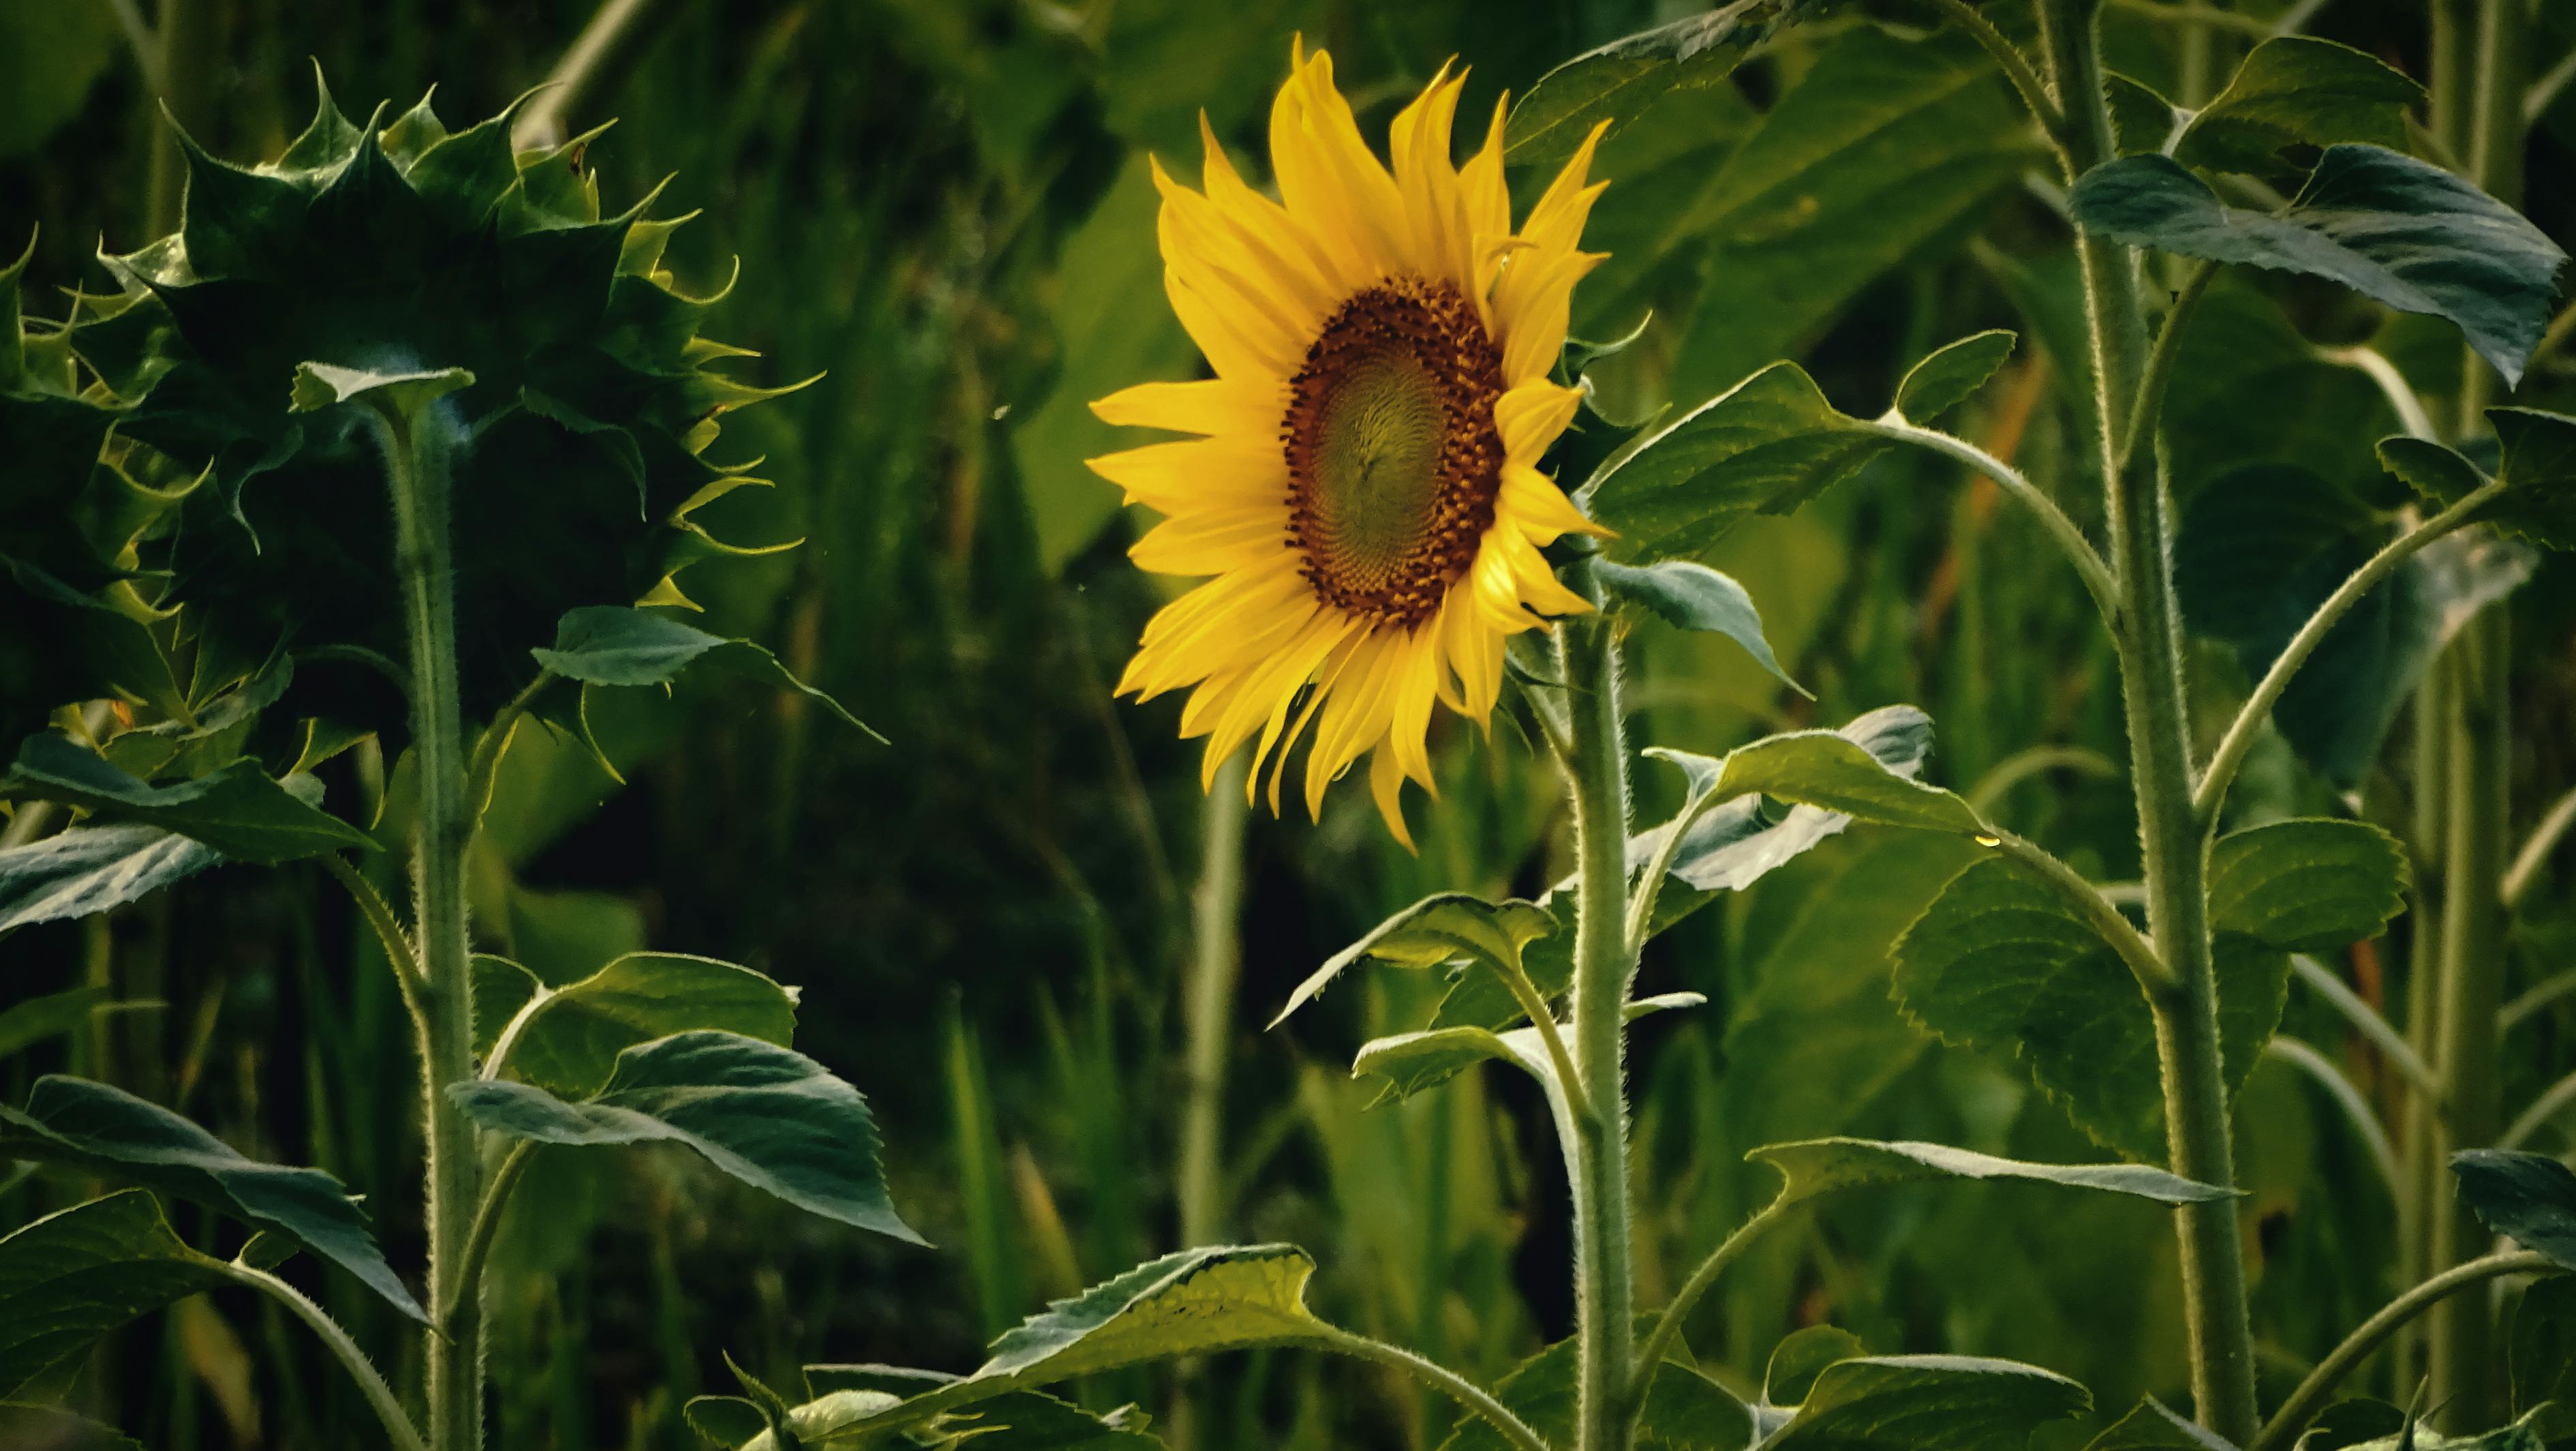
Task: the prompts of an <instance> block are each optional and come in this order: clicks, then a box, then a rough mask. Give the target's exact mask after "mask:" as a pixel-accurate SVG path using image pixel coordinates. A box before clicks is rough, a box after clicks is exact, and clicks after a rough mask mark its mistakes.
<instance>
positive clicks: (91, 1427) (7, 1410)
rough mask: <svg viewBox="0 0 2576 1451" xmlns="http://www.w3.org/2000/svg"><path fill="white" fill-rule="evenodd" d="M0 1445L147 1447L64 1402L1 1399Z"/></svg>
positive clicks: (101, 1450) (100, 1450)
mask: <svg viewBox="0 0 2576 1451" xmlns="http://www.w3.org/2000/svg"><path fill="white" fill-rule="evenodd" d="M0 1446H32V1447H42V1448H44V1451H145V1448H144V1445H143V1443H142V1442H140V1441H137V1440H134V1439H133V1438H131V1437H127V1436H120V1435H118V1434H117V1433H116V1431H115V1429H114V1428H112V1427H109V1426H103V1425H100V1424H99V1423H98V1422H96V1421H93V1420H90V1419H88V1418H87V1417H84V1416H79V1415H75V1414H73V1413H72V1412H70V1411H66V1410H64V1409H62V1408H61V1407H60V1406H32V1405H27V1404H24V1403H21V1402H13V1401H0Z"/></svg>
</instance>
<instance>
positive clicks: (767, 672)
mask: <svg viewBox="0 0 2576 1451" xmlns="http://www.w3.org/2000/svg"><path fill="white" fill-rule="evenodd" d="M531 653H533V654H534V655H535V656H536V657H537V663H538V664H540V665H543V666H545V667H546V668H547V669H548V670H551V671H553V672H554V673H555V674H557V675H562V676H566V677H569V678H571V679H574V680H578V681H581V682H582V683H583V684H585V685H667V684H669V683H670V682H672V681H674V680H677V679H678V678H679V677H680V674H681V672H682V671H684V670H687V669H688V668H689V667H690V666H691V665H694V664H696V663H698V662H699V661H700V660H704V661H705V662H706V663H708V664H709V665H713V666H715V667H716V668H718V669H720V670H725V671H728V672H730V673H732V674H735V675H740V676H744V677H746V678H748V679H751V680H755V681H758V682H760V683H761V684H763V685H769V686H774V687H776V688H777V689H780V690H792V691H795V692H797V693H798V694H800V695H804V696H807V697H809V698H811V699H814V700H819V701H821V702H822V703H823V706H824V708H825V709H827V710H829V711H831V712H832V714H834V715H836V716H839V717H840V718H841V719H842V720H844V721H846V722H848V723H849V724H851V725H853V726H857V727H858V728H859V729H860V730H863V731H867V732H868V734H869V735H872V736H876V732H875V731H873V730H869V728H868V727H867V725H866V724H865V723H863V722H862V721H860V720H859V718H858V717H856V716H854V715H852V714H850V713H849V712H848V711H847V710H844V709H842V707H841V703H840V702H839V701H837V700H834V699H833V698H832V697H830V696H828V695H826V694H824V693H823V692H822V691H819V690H816V689H815V688H814V687H812V686H810V685H807V684H806V683H805V682H804V681H802V680H799V679H797V678H796V675H795V673H794V672H793V671H791V670H789V669H788V668H787V667H786V666H784V665H782V664H780V663H778V657H777V656H775V655H773V654H771V653H769V651H767V650H765V649H763V648H761V647H760V646H758V645H755V644H753V643H752V642H751V641H749V640H728V639H726V638H724V637H723V636H721V635H710V634H708V633H707V632H706V631H704V630H701V629H699V628H698V627H697V626H695V625H691V624H688V623H686V622H684V621H680V620H675V619H672V618H671V617H670V616H668V615H657V614H654V613H653V612H651V611H650V610H641V609H629V608H626V607H623V606H618V605H585V606H583V607H582V608H580V609H577V610H573V611H570V612H568V613H567V614H565V616H564V617H563V620H562V621H561V623H559V624H558V625H557V626H556V627H555V643H554V648H553V649H550V650H536V651H533V652H531ZM876 738H877V739H878V740H879V741H883V740H884V739H885V737H883V736H877V737H876Z"/></svg>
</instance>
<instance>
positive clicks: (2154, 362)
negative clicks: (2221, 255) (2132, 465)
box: [2113, 261, 2218, 468]
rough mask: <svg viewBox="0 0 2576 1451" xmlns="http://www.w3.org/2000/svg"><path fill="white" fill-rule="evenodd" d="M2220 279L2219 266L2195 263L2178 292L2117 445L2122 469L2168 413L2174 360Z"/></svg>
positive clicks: (2117, 459) (2115, 455)
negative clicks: (2167, 397)
mask: <svg viewBox="0 0 2576 1451" xmlns="http://www.w3.org/2000/svg"><path fill="white" fill-rule="evenodd" d="M2217 275H2218V264H2217V263H2215V262H2208V261H2200V262H2194V263H2193V264H2192V265H2191V269H2190V270H2189V271H2188V272H2187V273H2185V274H2184V276H2183V280H2182V286H2181V287H2179V288H2176V289H2175V290H2174V300H2173V306H2172V307H2171V308H2170V309H2168V310H2167V311H2166V313H2165V320H2164V325H2163V326H2162V327H2159V328H2158V329H2156V345H2155V347H2154V348H2153V349H2152V350H2150V351H2149V352H2148V354H2147V367H2146V372H2145V373H2143V374H2141V375H2140V377H2139V379H2138V396H2137V398H2136V400H2135V401H2134V402H2132V403H2131V404H2130V407H2129V421H2128V424H2127V426H2126V427H2125V428H2123V429H2122V430H2121V433H2120V436H2119V438H2118V439H2117V440H2115V441H2114V444H2113V449H2114V452H2113V461H2114V462H2115V463H2117V464H2119V465H2120V466H2121V467H2122V468H2126V467H2128V464H2129V460H2130V458H2131V457H2132V456H2134V455H2135V454H2136V453H2137V451H2138V440H2139V439H2141V438H2144V437H2146V436H2147V431H2148V430H2149V429H2152V428H2154V427H2155V426H2156V420H2157V419H2158V418H2159V417H2161V416H2162V415H2163V413H2164V408H2165V389H2166V388H2167V387H2168V386H2169V385H2170V384H2171V383H2172V382H2173V370H2174V359H2175V358H2176V357H2178V356H2180V355H2181V353H2182V339H2183V332H2184V330H2185V329H2186V328H2187V327H2188V326H2189V325H2190V323H2191V315H2192V313H2193V312H2194V311H2196V310H2197V309H2198V308H2199V307H2200V299H2201V297H2202V296H2203V295H2204V294H2206V293H2207V292H2208V291H2209V284H2210V281H2211V279H2213V278H2215V277H2216V276H2217Z"/></svg>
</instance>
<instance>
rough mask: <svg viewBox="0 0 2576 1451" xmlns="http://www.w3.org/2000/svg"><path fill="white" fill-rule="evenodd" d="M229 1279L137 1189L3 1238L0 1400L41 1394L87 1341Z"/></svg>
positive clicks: (75, 1208) (0, 1243)
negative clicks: (190, 1245)
mask: <svg viewBox="0 0 2576 1451" xmlns="http://www.w3.org/2000/svg"><path fill="white" fill-rule="evenodd" d="M226 1282H227V1277H226V1275H225V1273H224V1268H223V1266H222V1264H221V1263H219V1262H218V1261H215V1260H213V1259H209V1258H208V1257H206V1256H204V1255H201V1254H199V1253H197V1252H196V1251H195V1250H192V1249H190V1248H188V1247H187V1246H186V1245H185V1244H183V1243H181V1242H180V1240H179V1236H178V1235H176V1234H174V1233H172V1232H171V1230H170V1221H168V1220H167V1219H164V1218H162V1216H161V1206H160V1204H159V1203H158V1202H157V1201H155V1200H154V1199H153V1197H152V1196H151V1195H149V1194H147V1193H145V1192H144V1191H142V1190H140V1189H125V1190H120V1191H118V1192H117V1193H114V1194H110V1195H108V1196H107V1197H106V1198H104V1199H93V1200H91V1201H89V1202H88V1203H86V1204H77V1205H74V1206H72V1207H71V1208H69V1209H66V1210H63V1211H61V1212H60V1213H57V1214H49V1215H47V1216H45V1217H44V1218H43V1219H39V1220H37V1221H36V1222H35V1223H33V1224H30V1225H28V1226H26V1227H25V1228H23V1229H20V1230H18V1231H16V1232H15V1233H13V1234H11V1235H9V1236H8V1237H7V1238H5V1239H0V1399H16V1398H18V1397H19V1396H21V1395H26V1394H29V1393H31V1392H32V1393H35V1394H40V1395H41V1394H43V1393H44V1392H45V1391H46V1390H48V1389H50V1388H51V1387H50V1385H49V1384H48V1383H49V1382H50V1381H52V1380H53V1379H54V1377H55V1376H56V1374H57V1373H58V1372H66V1371H68V1370H69V1368H70V1363H71V1362H72V1361H73V1360H74V1359H76V1358H77V1357H78V1356H80V1355H81V1354H82V1353H83V1352H84V1351H86V1350H88V1349H89V1347H90V1343H91V1342H92V1341H95V1340H97V1339H98V1337H100V1336H102V1335H104V1334H106V1333H107V1332H109V1331H111V1330H113V1329H115V1328H116V1327H118V1326H119V1325H122V1324H124V1323H126V1322H127V1321H129V1320H132V1319H134V1318H135V1317H136V1316H138V1315H145V1314H149V1313H151V1312H152V1311H154V1310H158V1309H160V1308H161V1307H163V1306H164V1305H167V1304H169V1303H171V1302H172V1301H174V1300H182V1299H185V1298H187V1297H188V1296H190V1295H194V1294H196V1293H198V1292H199V1291H202V1290H211V1289H213V1288H215V1287H216V1286H218V1285H221V1284H224V1283H226Z"/></svg>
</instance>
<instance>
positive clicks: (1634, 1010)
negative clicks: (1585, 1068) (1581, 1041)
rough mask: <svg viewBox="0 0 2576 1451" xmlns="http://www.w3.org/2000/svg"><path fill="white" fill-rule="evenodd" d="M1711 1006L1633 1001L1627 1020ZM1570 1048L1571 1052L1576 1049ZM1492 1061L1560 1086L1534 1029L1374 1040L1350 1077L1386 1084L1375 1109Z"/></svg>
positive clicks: (1695, 999)
mask: <svg viewBox="0 0 2576 1451" xmlns="http://www.w3.org/2000/svg"><path fill="white" fill-rule="evenodd" d="M1707 1002H1708V999H1707V997H1706V996H1704V995H1702V994H1700V993H1687V992H1685V993H1657V994H1655V995H1654V996H1652V997H1644V998H1637V999H1634V1000H1632V1001H1630V1002H1629V1004H1628V1010H1627V1020H1628V1021H1629V1022H1632V1023H1633V1022H1635V1021H1636V1020H1637V1019H1639V1018H1642V1017H1645V1016H1647V1015H1649V1014H1651V1013H1661V1012H1669V1011H1671V1010H1672V1009H1675V1008H1696V1007H1701V1006H1704V1005H1705V1004H1706V1003H1707ZM1567 1047H1568V1051H1569V1052H1570V1051H1571V1050H1572V1044H1571V1043H1569V1044H1568V1045H1567ZM1489 1059H1498V1060H1500V1061H1502V1062H1506V1063H1511V1064H1514V1065H1516V1066H1518V1067H1519V1068H1520V1069H1521V1070H1522V1071H1523V1072H1525V1073H1528V1074H1529V1075H1530V1076H1532V1077H1534V1078H1536V1079H1538V1080H1539V1081H1540V1082H1541V1083H1545V1084H1550V1085H1553V1084H1554V1083H1555V1081H1556V1065H1555V1063H1554V1062H1552V1061H1551V1060H1550V1059H1549V1058H1548V1055H1547V1045H1546V1043H1545V1041H1544V1040H1542V1039H1541V1038H1540V1037H1539V1035H1538V1027H1537V1025H1536V1024H1531V1025H1528V1026H1524V1027H1519V1028H1514V1029H1512V1030H1511V1031H1509V1032H1505V1033H1497V1032H1495V1031H1493V1030H1492V1029H1490V1028H1471V1027H1460V1028H1432V1029H1428V1030H1426V1031H1423V1032H1419V1033H1396V1034H1392V1035H1390V1036H1388V1037H1384V1038H1373V1039H1371V1040H1369V1041H1368V1042H1367V1043H1364V1044H1362V1045H1360V1051H1359V1055H1358V1056H1357V1057H1355V1058H1353V1059H1352V1060H1351V1076H1352V1077H1353V1078H1369V1077H1374V1078H1377V1079H1379V1080H1380V1081H1381V1082H1383V1083H1384V1085H1385V1090H1384V1092H1382V1093H1380V1094H1379V1095H1378V1098H1377V1103H1373V1104H1371V1105H1370V1107H1372V1108H1374V1107H1376V1106H1377V1104H1380V1103H1394V1102H1399V1101H1401V1100H1403V1099H1407V1098H1411V1097H1412V1096H1413V1095H1415V1094H1417V1093H1420V1092H1421V1091H1422V1090H1424V1089H1426V1088H1432V1087H1436V1086H1437V1085H1439V1084H1442V1083H1445V1082H1447V1081H1448V1080H1449V1079H1451V1078H1453V1077H1455V1076H1457V1074H1458V1073H1460V1072H1461V1071H1463V1070H1465V1069H1467V1068H1470V1067H1473V1066H1474V1065H1476V1064H1478V1063H1482V1062H1485V1061H1487V1060H1489Z"/></svg>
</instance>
